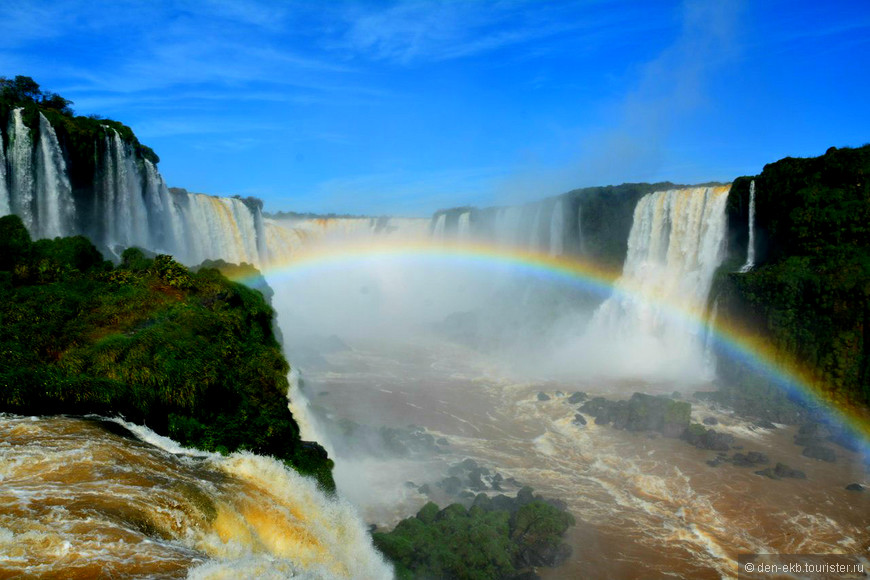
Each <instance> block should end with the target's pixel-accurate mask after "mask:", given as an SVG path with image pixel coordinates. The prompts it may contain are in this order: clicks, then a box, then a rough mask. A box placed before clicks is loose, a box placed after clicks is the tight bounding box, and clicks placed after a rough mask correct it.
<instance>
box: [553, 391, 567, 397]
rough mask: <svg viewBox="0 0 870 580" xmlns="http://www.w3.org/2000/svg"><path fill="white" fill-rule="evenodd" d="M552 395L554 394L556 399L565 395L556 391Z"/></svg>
mask: <svg viewBox="0 0 870 580" xmlns="http://www.w3.org/2000/svg"><path fill="white" fill-rule="evenodd" d="M554 394H555V395H556V396H557V397H564V396H565V393H563V392H562V391H556V392H555V393H554Z"/></svg>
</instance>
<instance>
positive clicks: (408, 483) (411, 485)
mask: <svg viewBox="0 0 870 580" xmlns="http://www.w3.org/2000/svg"><path fill="white" fill-rule="evenodd" d="M405 487H407V488H408V489H415V488H416V487H417V484H416V483H414V482H413V481H406V482H405Z"/></svg>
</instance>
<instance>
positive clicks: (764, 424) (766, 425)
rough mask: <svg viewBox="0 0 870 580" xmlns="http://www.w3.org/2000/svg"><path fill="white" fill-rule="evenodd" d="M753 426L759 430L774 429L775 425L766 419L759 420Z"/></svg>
mask: <svg viewBox="0 0 870 580" xmlns="http://www.w3.org/2000/svg"><path fill="white" fill-rule="evenodd" d="M755 426H756V427H758V428H759V429H776V425H774V424H773V423H771V422H770V421H768V420H767V419H760V420H758V421H756V422H755Z"/></svg>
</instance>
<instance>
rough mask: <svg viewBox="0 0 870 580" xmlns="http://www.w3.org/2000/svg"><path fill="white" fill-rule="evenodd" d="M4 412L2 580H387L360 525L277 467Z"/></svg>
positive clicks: (94, 424) (107, 425) (94, 425)
mask: <svg viewBox="0 0 870 580" xmlns="http://www.w3.org/2000/svg"><path fill="white" fill-rule="evenodd" d="M129 427H131V428H132V429H133V430H135V431H136V432H137V434H138V435H139V436H140V437H142V438H143V439H145V440H147V441H149V442H146V441H143V440H142V439H140V438H137V437H135V436H133V434H132V433H130V432H128V431H126V430H125V429H123V428H121V427H120V426H119V425H118V424H116V423H112V422H108V421H100V420H86V419H80V418H65V417H53V418H35V417H34V418H30V417H18V416H8V415H5V416H0V578H7V577H9V578H18V577H28V578H59V577H62V578H96V577H118V578H131V577H148V578H155V577H156V578H178V577H181V578H183V577H188V576H190V577H193V578H251V577H269V578H274V577H289V576H294V575H297V576H299V577H303V578H360V577H366V578H368V577H371V578H387V577H389V576H390V570H389V568H388V567H387V566H386V565H385V564H384V562H383V561H382V559H381V558H380V556H379V555H378V554H377V553H376V552H375V551H374V549H373V548H372V545H371V541H370V539H369V537H368V535H367V533H366V530H365V528H364V526H363V523H362V521H361V520H360V519H359V517H358V516H357V515H356V512H355V510H354V509H353V508H352V507H351V506H349V505H348V504H346V503H344V502H341V501H337V500H335V499H333V498H329V497H327V496H325V495H324V494H323V493H321V492H320V491H318V490H317V489H316V486H315V485H314V483H313V482H312V481H310V480H306V479H304V478H302V477H300V476H298V475H297V474H296V473H295V472H292V471H290V470H288V469H286V468H285V467H284V466H283V465H282V464H281V463H279V462H277V461H275V460H273V459H269V458H264V457H258V456H256V455H252V454H249V453H236V454H233V455H230V456H228V457H220V456H216V455H200V456H191V452H190V450H185V449H183V448H180V447H178V446H177V445H175V444H174V443H172V442H171V441H169V440H165V439H163V438H160V437H159V436H157V435H155V434H154V433H152V432H150V431H148V430H147V429H144V428H136V427H134V426H129Z"/></svg>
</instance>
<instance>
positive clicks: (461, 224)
mask: <svg viewBox="0 0 870 580" xmlns="http://www.w3.org/2000/svg"><path fill="white" fill-rule="evenodd" d="M470 236H471V212H470V211H464V212H462V213H461V214H459V221H458V223H457V225H456V237H457V238H458V239H460V240H467V239H468V238H469V237H470Z"/></svg>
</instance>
